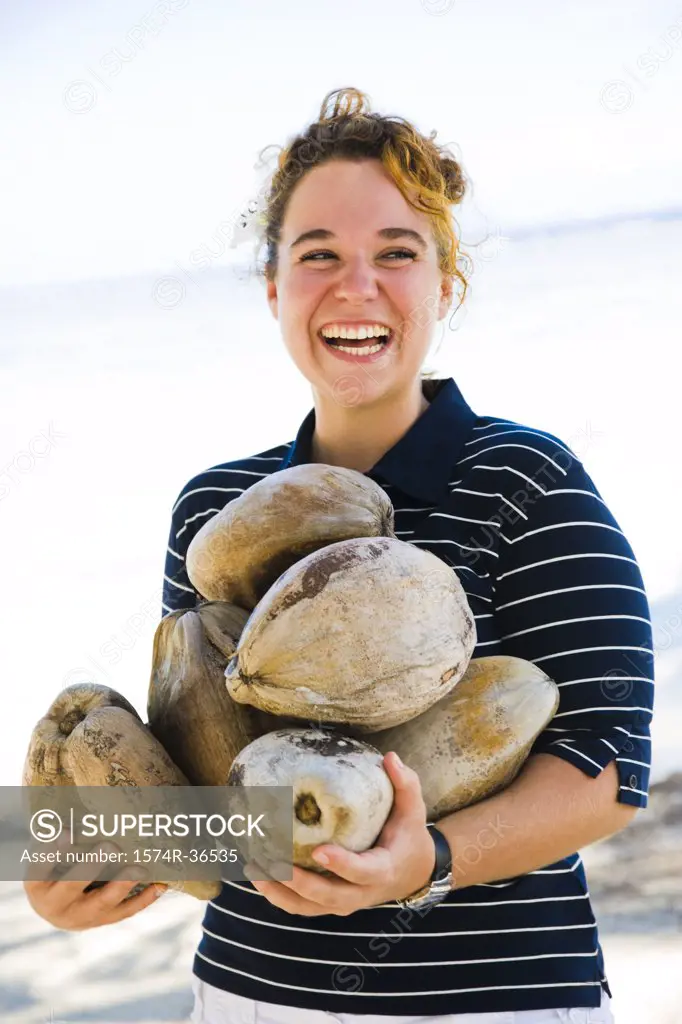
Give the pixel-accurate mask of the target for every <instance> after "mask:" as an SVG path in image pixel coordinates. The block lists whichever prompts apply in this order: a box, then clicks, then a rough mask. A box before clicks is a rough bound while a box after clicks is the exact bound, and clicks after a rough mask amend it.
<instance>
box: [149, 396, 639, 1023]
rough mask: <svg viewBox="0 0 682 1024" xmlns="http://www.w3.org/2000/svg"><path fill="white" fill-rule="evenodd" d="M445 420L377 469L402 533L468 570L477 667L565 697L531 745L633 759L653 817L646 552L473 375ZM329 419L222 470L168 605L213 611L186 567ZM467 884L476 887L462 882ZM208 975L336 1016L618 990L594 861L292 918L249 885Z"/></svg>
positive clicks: (568, 998) (240, 890)
mask: <svg viewBox="0 0 682 1024" xmlns="http://www.w3.org/2000/svg"><path fill="white" fill-rule="evenodd" d="M422 388H423V391H424V394H425V395H426V397H427V398H428V399H429V400H430V404H429V407H428V409H426V411H425V412H424V413H423V414H422V415H421V416H420V417H419V418H418V419H417V420H416V421H415V423H414V424H413V426H412V427H411V428H410V430H409V431H408V432H407V433H406V434H405V435H404V437H402V438H401V440H399V441H398V443H397V444H395V445H394V446H393V448H391V449H390V451H388V452H386V454H385V455H383V456H382V458H381V459H380V460H379V462H377V463H376V465H375V466H374V467H373V468H372V469H371V470H370V471H369V472H368V473H367V474H366V475H367V476H369V477H370V478H371V479H372V480H375V481H376V482H377V483H379V484H380V485H381V486H382V487H383V488H384V489H385V491H386V492H387V493H388V495H389V496H390V498H391V500H392V502H393V506H394V509H395V530H396V534H397V536H398V537H399V538H401V539H403V540H405V541H406V542H408V543H410V544H416V545H418V546H419V547H422V548H425V549H426V550H428V551H431V552H433V553H434V554H436V555H438V556H439V557H440V558H441V559H442V560H443V561H444V562H446V563H447V564H448V565H450V566H451V567H452V570H453V572H456V573H457V575H458V577H459V579H460V581H461V583H462V585H463V587H464V590H465V592H466V594H467V597H468V601H469V604H470V607H471V610H472V612H473V613H474V615H475V618H476V629H477V635H478V642H477V644H476V648H475V650H474V653H473V657H474V658H478V657H482V656H484V655H491V654H508V655H514V656H516V657H519V658H525V659H527V660H528V661H531V662H533V663H535V664H536V665H539V666H540V668H542V669H543V670H544V671H545V672H546V673H547V674H548V675H549V676H550V677H551V678H552V679H554V680H555V682H556V683H557V684H558V686H559V690H560V694H561V699H560V704H559V708H558V710H557V713H556V715H555V716H554V718H553V719H552V721H551V722H550V723H549V725H548V727H547V728H546V729H545V730H544V731H543V732H542V733H541V734H540V736H539V737H538V739H537V740H536V742H535V744H534V746H533V749H532V751H531V753H537V752H541V751H542V752H544V753H548V754H553V755H554V756H555V757H560V758H563V759H564V760H566V761H569V762H570V763H571V764H573V765H575V766H576V768H579V769H580V770H581V771H582V772H584V773H585V774H586V775H588V776H590V777H592V778H594V777H595V776H597V775H598V774H599V772H601V771H602V769H603V768H604V767H605V766H606V765H607V764H608V763H609V762H610V761H612V760H614V759H615V762H616V766H617V770H618V778H619V788H618V800H619V801H620V802H621V803H625V804H630V805H632V806H635V807H645V806H646V804H647V793H648V787H649V767H650V763H651V752H650V733H649V723H650V721H651V716H652V708H653V682H654V676H653V660H654V656H653V639H652V629H651V622H650V613H649V606H648V602H647V596H646V593H645V590H644V586H643V582H642V576H641V573H640V570H639V567H638V565H637V562H636V560H635V557H634V554H633V551H632V548H631V546H630V544H629V543H628V540H627V538H626V537H625V536H624V535H623V532H622V530H621V529H620V527H619V525H618V523H617V522H616V520H615V518H614V517H613V515H612V514H611V512H610V511H609V509H608V507H607V506H606V504H605V503H604V501H603V499H602V498H601V496H600V494H599V492H598V490H597V488H596V487H595V485H594V483H593V482H592V480H591V478H590V477H589V476H588V474H587V472H586V470H585V469H584V467H583V465H582V464H581V462H580V461H579V459H578V458H577V457H576V455H575V454H574V453H573V452H572V451H571V450H570V449H569V448H568V447H567V445H566V444H565V443H564V442H562V441H561V440H560V439H558V438H557V437H555V436H553V435H552V434H549V433H547V432H546V431H543V430H538V429H535V428H531V427H526V426H523V425H522V424H519V423H515V422H513V421H510V420H507V419H500V418H498V417H494V416H477V415H476V414H475V413H474V412H473V411H472V410H471V408H470V407H469V405H468V404H467V402H466V401H465V400H464V398H463V397H462V394H461V392H460V391H459V388H458V387H457V385H456V383H455V381H454V380H453V379H452V378H450V379H446V380H431V381H424V382H423V383H422ZM314 427H315V412H314V410H311V412H310V413H309V414H308V415H307V416H306V418H305V420H304V421H303V423H302V424H301V427H300V429H299V431H298V434H297V436H296V439H295V440H294V441H293V442H290V443H288V444H281V445H278V446H277V447H275V448H271V449H269V450H267V451H264V452H260V453H259V454H258V455H252V456H250V457H248V458H243V459H237V460H236V461H233V462H226V463H223V464H221V465H218V466H213V467H212V468H210V469H207V470H205V471H204V472H201V473H199V474H198V475H197V476H195V477H193V478H192V479H191V480H190V481H188V483H186V484H185V486H184V487H183V488H182V490H181V492H180V494H179V495H178V498H177V501H176V502H175V505H174V507H173V510H172V523H171V529H170V538H169V544H168V551H167V556H166V565H165V575H164V591H163V609H162V611H163V614H164V615H165V614H167V613H169V612H172V611H175V610H176V609H181V608H193V607H195V606H196V604H197V603H199V601H200V600H201V599H200V597H199V595H198V594H197V593H196V591H195V590H194V588H193V587H192V585H191V583H190V581H189V579H188V577H187V573H186V570H185V552H186V551H187V547H188V545H189V543H190V541H191V540H192V538H193V537H194V535H195V534H196V533H197V531H198V530H200V529H201V527H202V526H203V525H204V523H206V522H207V521H208V519H209V518H210V517H211V516H213V515H215V514H216V513H217V512H219V511H220V510H221V509H222V508H223V507H224V506H225V505H226V504H227V503H228V502H230V501H232V500H234V499H235V498H236V497H238V496H239V495H240V494H242V493H243V492H244V491H245V490H247V488H249V487H250V486H251V485H252V484H254V483H255V482H256V481H258V480H260V479H262V478H263V477H264V476H268V475H269V474H270V473H276V472H278V471H279V470H282V469H285V468H287V467H288V466H294V465H299V464H301V463H305V462H307V461H308V462H309V461H310V453H311V439H312V435H313V431H314ZM455 879H457V876H455ZM193 970H194V973H195V974H196V975H197V976H198V977H199V978H200V979H202V980H203V981H205V982H207V983H208V984H210V985H213V986H215V987H217V988H220V989H225V990H227V991H230V992H234V993H237V994H238V995H241V996H245V997H247V998H251V999H255V1000H258V1001H261V1002H270V1003H279V1004H286V1005H289V1006H297V1007H304V1008H308V1009H322V1010H328V1011H331V1012H337V1013H355V1014H387V1015H391V1014H395V1015H438V1014H458V1013H461V1014H463V1013H485V1012H492V1011H505V1010H507V1011H508V1010H533V1009H543V1008H549V1007H590V1006H598V1005H599V1004H600V1001H601V989H602V988H603V989H604V990H605V991H606V992H607V993H608V994H609V995H611V992H610V989H609V986H608V981H607V977H606V972H605V965H604V959H603V955H602V950H601V946H600V943H599V936H598V930H597V924H596V921H595V917H594V913H593V910H592V906H591V903H590V895H589V890H588V884H587V880H586V876H585V870H584V866H583V863H582V860H581V857H580V855H579V853H577V852H576V853H574V854H571V855H570V856H568V857H566V858H565V859H563V860H560V861H557V862H556V863H553V864H547V865H545V866H544V867H543V868H542V869H540V870H537V871H531V872H529V873H528V874H525V875H522V876H519V877H515V878H506V879H500V880H498V881H495V882H492V883H489V884H480V885H469V886H465V884H464V879H462V880H461V882H460V884H459V885H456V887H455V888H454V889H453V891H452V892H451V893H450V894H449V896H448V897H447V898H446V900H445V901H444V902H443V903H441V904H439V905H438V906H435V907H431V908H428V910H427V911H426V912H423V911H422V913H421V914H420V913H419V912H417V911H412V912H410V911H407V910H405V911H402V912H401V911H399V908H398V907H397V905H396V904H395V903H394V902H389V903H385V904H382V905H380V906H377V907H372V908H369V909H366V910H360V911H357V912H355V913H353V914H351V915H349V916H347V917H339V916H336V915H325V916H322V917H306V916H302V915H294V914H289V913H287V912H285V911H283V910H280V909H279V908H277V907H274V906H273V905H272V904H271V903H270V902H269V901H268V900H267V899H266V898H265V896H263V895H262V894H261V893H259V892H258V891H257V890H256V889H255V888H254V887H253V885H252V884H251V883H250V882H247V881H244V882H236V881H226V882H224V883H223V886H222V890H221V893H220V895H219V896H218V897H217V898H216V899H214V900H211V901H209V902H208V903H207V906H206V912H205V915H204V919H203V923H202V938H201V940H200V943H199V946H198V949H197V952H196V956H195V960H194V967H193Z"/></svg>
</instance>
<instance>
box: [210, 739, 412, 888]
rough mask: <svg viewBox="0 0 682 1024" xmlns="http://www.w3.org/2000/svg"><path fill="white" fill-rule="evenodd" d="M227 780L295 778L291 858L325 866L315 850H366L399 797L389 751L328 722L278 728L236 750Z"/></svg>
mask: <svg viewBox="0 0 682 1024" xmlns="http://www.w3.org/2000/svg"><path fill="white" fill-rule="evenodd" d="M228 785H231V786H287V787H288V786H290V787H291V788H292V791H293V805H292V814H293V863H294V864H297V865H298V866H299V867H303V868H309V869H311V870H314V871H318V872H322V868H321V867H320V865H319V864H317V862H316V861H314V860H313V859H312V856H311V854H312V851H313V850H314V849H315V847H317V846H320V845H321V844H323V843H334V844H336V845H338V846H342V847H344V849H346V850H352V851H353V852H354V853H362V852H363V851H364V850H367V849H369V848H370V847H371V846H372V845H373V844H374V842H375V840H376V839H377V837H378V835H379V833H380V832H381V830H382V828H383V827H384V824H385V822H386V819H387V818H388V816H389V814H390V812H391V807H392V805H393V786H392V785H391V780H390V779H389V777H388V775H387V773H386V771H385V769H384V767H383V757H382V755H381V754H380V753H379V751H378V750H376V748H375V747H372V746H371V745H370V744H369V743H366V742H364V741H363V740H359V739H354V738H351V737H348V736H342V735H340V734H338V733H336V732H334V731H332V730H327V729H278V730H276V731H274V732H271V733H268V734H267V735H266V736H261V737H260V738H259V739H257V740H254V742H253V743H251V744H249V746H248V747H246V748H245V749H244V750H242V751H241V753H240V754H238V756H237V757H236V758H235V761H234V763H233V765H232V770H231V772H230V777H229V780H228Z"/></svg>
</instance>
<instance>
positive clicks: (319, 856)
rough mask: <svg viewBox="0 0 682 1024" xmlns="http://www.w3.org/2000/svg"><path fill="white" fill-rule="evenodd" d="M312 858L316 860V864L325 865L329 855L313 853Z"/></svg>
mask: <svg viewBox="0 0 682 1024" xmlns="http://www.w3.org/2000/svg"><path fill="white" fill-rule="evenodd" d="M313 859H314V860H316V861H317V863H318V864H322V865H323V866H326V865H327V864H328V863H329V857H328V856H327V854H326V853H314V854H313Z"/></svg>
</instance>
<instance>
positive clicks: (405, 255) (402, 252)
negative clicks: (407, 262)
mask: <svg viewBox="0 0 682 1024" xmlns="http://www.w3.org/2000/svg"><path fill="white" fill-rule="evenodd" d="M335 255H336V254H335V253H333V252H330V250H329V249H323V250H319V251H318V252H308V253H306V254H305V256H301V259H300V261H299V262H300V263H305V262H306V261H314V262H316V263H317V262H319V261H318V260H315V257H316V256H334V257H335ZM396 255H397V256H399V257H400V258H401V259H416V258H417V254H416V253H415V252H411V251H410V250H409V249H393V250H391V252H387V253H385V254H384V255H383V256H380V257H379V258H380V259H382V260H385V259H387V258H388V257H389V256H396ZM391 262H394V261H391Z"/></svg>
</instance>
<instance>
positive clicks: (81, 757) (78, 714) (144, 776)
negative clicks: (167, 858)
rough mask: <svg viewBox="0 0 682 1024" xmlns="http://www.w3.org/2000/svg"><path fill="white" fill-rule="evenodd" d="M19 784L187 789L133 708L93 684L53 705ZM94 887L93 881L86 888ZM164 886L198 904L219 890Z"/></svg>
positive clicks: (195, 884) (67, 692)
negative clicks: (191, 898)
mask: <svg viewBox="0 0 682 1024" xmlns="http://www.w3.org/2000/svg"><path fill="white" fill-rule="evenodd" d="M23 783H24V785H28V786H36V785H48V786H51V785H72V786H78V787H90V786H189V782H188V780H187V778H186V777H185V776H184V775H183V773H182V772H181V771H180V769H179V768H178V767H177V765H175V764H174V763H173V761H172V759H171V758H170V757H169V756H168V754H167V753H166V751H165V750H164V748H163V746H162V745H161V743H159V741H158V740H157V739H156V738H155V737H154V736H153V735H152V733H151V731H150V729H149V728H148V727H147V726H146V725H145V724H144V723H143V722H142V720H141V718H140V716H139V715H138V713H137V711H136V710H135V708H134V707H133V706H132V705H131V704H130V703H129V702H128V701H127V700H126V699H125V698H124V697H122V696H121V694H119V693H117V692H116V691H115V690H112V689H110V688H109V687H107V686H100V685H98V684H96V683H76V684H74V685H73V686H69V687H67V688H66V689H64V690H63V691H62V692H61V693H60V694H59V695H58V697H57V698H56V700H55V701H53V703H52V705H51V706H50V708H49V709H48V711H47V714H46V715H45V716H44V717H43V718H42V719H41V720H40V721H39V722H38V724H37V725H36V727H35V729H34V731H33V735H32V736H31V740H30V743H29V749H28V753H27V756H26V760H25V763H24V772H23ZM75 796H76V797H77V799H76V800H75V801H74V803H75V804H78V805H79V806H82V802H81V799H80V798H79V797H78V794H75ZM81 796H82V794H81ZM94 809H95V810H100V808H94ZM156 880H157V881H164V879H160V878H159V879H156ZM99 884H101V883H97V882H93V883H91V884H90V886H89V887H88V888H89V889H91V888H96V887H97V886H98V885H99ZM164 884H166V885H168V886H169V888H171V889H176V890H177V891H179V892H186V893H188V894H189V895H191V896H195V897H196V898H197V899H202V900H207V899H212V898H214V897H215V896H217V895H218V893H219V892H220V884H219V883H218V882H213V881H175V880H173V881H164ZM144 888H145V885H144V884H139V885H136V886H135V888H134V889H133V890H132V891H131V892H130V893H129V894H128V896H127V897H126V898H127V899H130V898H131V897H132V896H134V895H135V894H136V893H137V892H141V891H142V890H143V889H144Z"/></svg>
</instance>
